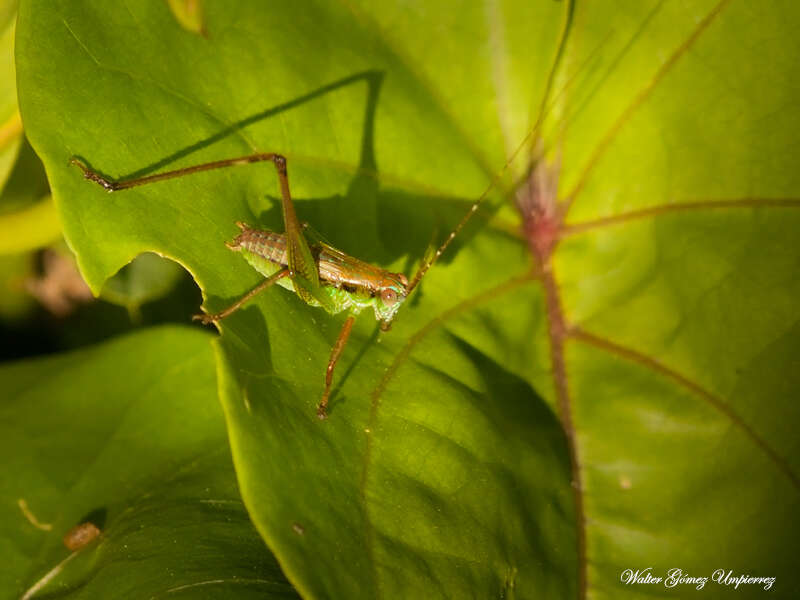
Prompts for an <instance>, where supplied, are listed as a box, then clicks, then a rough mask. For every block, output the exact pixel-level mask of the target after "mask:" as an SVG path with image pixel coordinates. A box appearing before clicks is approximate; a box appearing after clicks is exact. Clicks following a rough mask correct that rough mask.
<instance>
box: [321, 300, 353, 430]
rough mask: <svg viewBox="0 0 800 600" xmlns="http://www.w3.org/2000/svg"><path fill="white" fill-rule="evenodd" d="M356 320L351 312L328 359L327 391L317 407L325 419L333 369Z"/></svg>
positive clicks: (326, 373) (326, 371) (326, 372)
mask: <svg viewBox="0 0 800 600" xmlns="http://www.w3.org/2000/svg"><path fill="white" fill-rule="evenodd" d="M355 320H356V317H355V315H352V314H351V315H350V316H349V317H347V320H346V321H345V322H344V325H342V329H341V331H339V337H337V338H336V342H335V343H334V344H333V348H331V356H330V358H329V359H328V368H327V369H326V370H325V391H324V392H323V393H322V400H321V401H320V403H319V406H318V407H317V416H318V417H319V418H320V419H324V418H326V417H327V416H328V412H327V408H328V399H329V398H330V395H331V384H332V383H333V370H334V369H335V368H336V363H337V362H338V361H339V357H340V356H341V355H342V351H343V350H344V347H345V345H346V344H347V340H348V338H349V337H350V332H351V331H352V330H353V323H354V322H355Z"/></svg>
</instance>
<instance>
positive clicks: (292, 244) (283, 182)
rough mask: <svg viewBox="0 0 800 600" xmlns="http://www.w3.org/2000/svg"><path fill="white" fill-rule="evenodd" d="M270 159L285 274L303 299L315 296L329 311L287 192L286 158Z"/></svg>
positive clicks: (328, 301)
mask: <svg viewBox="0 0 800 600" xmlns="http://www.w3.org/2000/svg"><path fill="white" fill-rule="evenodd" d="M274 162H275V169H276V170H277V171H278V182H279V183H280V188H281V208H282V210H283V226H284V228H285V230H286V231H285V233H286V253H287V262H288V263H289V272H290V275H289V276H290V277H291V278H292V283H294V284H295V285H294V289H295V292H296V293H297V295H298V296H300V298H301V299H302V300H303V301H304V302H306V303H307V304H312V303H313V302H314V301H315V300H316V302H318V303H319V304H320V305H321V306H322V307H323V308H324V309H326V310H328V311H329V312H330V310H331V308H332V303H331V299H330V297H329V296H328V295H327V294H325V292H324V291H323V290H322V285H321V284H320V280H319V267H318V266H317V262H316V260H315V259H314V255H313V254H312V253H311V248H310V246H309V245H308V242H307V241H306V238H305V235H304V233H303V230H304V229H305V227H304V226H303V225H302V224H301V223H300V220H299V219H298V218H297V213H296V212H295V210H294V202H293V201H292V195H291V193H290V192H289V174H288V170H287V167H286V159H285V158H284V157H283V156H280V155H277V156H276V157H275V159H274Z"/></svg>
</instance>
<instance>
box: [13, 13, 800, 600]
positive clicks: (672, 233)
mask: <svg viewBox="0 0 800 600" xmlns="http://www.w3.org/2000/svg"><path fill="white" fill-rule="evenodd" d="M140 4H141V5H140ZM140 4H139V3H136V5H135V6H126V10H125V11H123V10H118V9H113V8H109V7H108V6H107V5H106V4H104V3H100V2H88V1H87V2H77V1H75V2H71V3H69V4H68V5H59V6H57V7H54V6H53V5H52V3H47V2H44V1H39V2H36V1H31V2H29V3H27V4H24V5H23V7H22V11H21V14H20V21H19V28H20V30H19V31H20V34H19V38H18V49H19V52H18V68H19V73H20V91H21V94H20V98H21V107H22V110H23V115H24V117H25V122H26V125H27V126H28V128H29V136H30V139H31V141H32V143H33V145H34V147H35V148H36V150H37V151H38V152H39V153H40V155H41V156H42V158H43V160H44V162H45V164H46V166H47V168H48V173H49V175H50V178H51V183H52V185H53V189H54V197H55V199H56V203H57V206H58V207H59V210H60V212H61V216H62V219H63V222H64V227H65V234H66V236H67V238H68V240H69V242H70V244H71V245H72V247H73V248H74V249H75V250H76V252H77V254H78V260H79V264H80V266H81V269H82V271H83V273H84V274H85V275H86V277H87V280H88V281H89V283H90V285H91V286H92V287H93V288H94V289H95V290H97V289H99V288H100V287H101V285H102V283H103V281H104V280H105V279H106V278H108V277H109V276H110V275H111V274H113V273H114V272H115V271H116V270H117V269H119V267H120V266H122V265H123V264H126V263H127V262H128V261H130V260H131V258H133V257H134V256H135V255H137V254H139V253H141V252H144V251H156V252H159V253H161V254H163V255H165V256H168V257H171V258H173V259H175V260H176V261H178V262H179V263H180V264H182V265H184V266H185V267H186V268H187V269H188V270H189V271H191V273H192V274H193V276H194V277H195V279H196V280H197V282H198V283H199V285H200V286H201V289H203V291H204V293H205V294H206V299H207V300H206V306H207V309H208V310H209V311H216V310H220V309H221V308H223V307H224V306H226V305H228V304H230V303H231V302H232V301H233V300H234V299H235V298H238V297H239V296H241V295H242V294H243V293H244V292H245V291H246V290H248V289H250V288H251V287H252V286H253V285H255V284H256V283H257V282H258V281H259V278H258V277H257V276H256V274H255V273H254V272H252V270H250V269H249V267H247V265H246V264H245V263H244V261H242V260H241V258H240V257H239V256H237V255H236V254H233V253H231V252H229V251H228V250H227V249H226V248H225V246H224V244H223V242H224V241H227V240H230V239H231V238H232V237H233V236H234V235H235V233H236V227H235V225H234V223H235V222H236V221H245V222H248V223H250V224H251V225H260V226H262V227H266V228H270V229H273V230H277V231H280V230H282V224H281V219H280V210H279V205H278V202H277V200H276V197H277V190H278V188H277V183H276V180H275V174H274V171H273V169H272V168H271V166H270V165H268V164H266V165H263V164H262V165H261V166H250V167H246V168H245V167H241V168H238V169H231V170H227V171H223V172H215V171H211V172H206V173H203V174H196V175H192V176H191V177H185V178H183V179H180V180H174V181H171V182H164V183H159V184H157V185H152V186H144V187H140V188H135V189H132V190H129V191H126V192H120V193H116V194H112V195H108V194H106V193H105V192H104V191H103V190H101V189H100V188H98V187H97V186H94V185H93V184H90V183H88V182H86V181H83V180H82V179H81V177H80V173H79V172H78V171H77V170H76V169H75V168H70V167H69V166H68V164H67V163H68V160H69V158H70V157H71V156H72V155H77V156H79V157H80V158H82V159H83V160H85V161H86V162H87V163H89V164H90V165H91V166H92V167H93V168H95V169H97V170H99V171H100V172H102V173H104V174H107V175H108V176H110V177H113V178H118V177H131V176H141V175H145V174H152V173H154V172H158V171H163V170H166V169H171V168H179V167H181V166H187V165H191V164H197V163H200V162H203V161H210V160H217V159H222V158H227V157H232V156H237V155H244V154H248V153H252V152H256V151H279V152H281V153H283V154H286V155H287V156H288V158H289V176H290V181H291V187H292V192H293V195H294V197H295V199H296V204H297V211H298V215H299V217H300V219H301V220H305V221H309V222H310V223H312V224H313V226H314V227H315V228H316V229H318V230H320V231H321V232H322V233H323V234H324V235H325V237H327V238H329V239H330V240H331V241H332V242H333V243H334V244H335V245H336V246H338V247H340V248H342V250H344V251H346V252H348V253H350V254H352V255H354V256H357V257H359V258H361V259H364V260H368V261H370V262H373V263H375V264H378V265H380V266H382V267H385V268H390V269H393V270H397V271H399V270H403V271H405V272H406V273H409V272H410V271H411V270H412V266H413V265H414V263H415V261H417V260H418V259H419V258H420V256H421V255H422V253H423V251H424V249H425V247H426V246H427V245H428V243H429V240H430V238H431V232H432V231H434V230H437V231H438V239H443V238H444V236H445V235H446V232H447V231H449V230H450V229H451V228H452V227H453V225H454V224H455V223H456V222H457V221H458V219H460V218H461V216H462V215H463V213H464V212H465V211H466V210H467V208H468V207H469V205H470V201H471V200H472V199H474V198H476V197H478V195H479V194H480V193H481V192H482V191H483V189H484V188H485V187H486V185H487V183H488V182H489V181H490V180H491V179H492V178H493V176H494V175H495V174H496V173H498V172H499V171H500V169H501V167H502V166H503V164H504V163H505V162H506V160H507V158H508V157H509V156H510V155H511V154H512V153H513V152H514V149H515V148H516V147H517V145H518V144H519V143H520V141H521V140H523V138H524V137H525V135H526V133H527V132H529V131H531V129H532V128H533V126H534V124H535V123H537V121H539V120H540V119H541V121H542V125H541V127H540V128H538V129H537V130H536V131H535V135H534V136H533V139H531V140H529V143H528V144H526V145H524V148H523V150H522V152H521V153H520V154H519V155H518V159H517V160H516V161H515V162H514V163H513V164H512V165H511V168H510V169H509V173H506V174H505V176H504V177H502V178H501V180H500V185H499V188H500V189H499V190H495V192H493V194H491V195H490V201H491V202H492V206H493V207H494V209H495V210H496V216H495V217H494V218H493V219H492V220H491V221H489V222H487V219H486V218H484V219H483V220H480V219H478V221H477V222H476V223H473V224H472V225H471V226H470V227H468V228H467V229H466V230H465V231H464V232H463V233H462V235H460V236H459V237H458V238H456V241H455V243H454V244H453V246H451V248H450V249H448V251H447V253H446V254H445V255H444V257H443V260H442V261H440V262H439V263H438V264H437V265H436V266H435V267H434V268H433V269H432V270H431V271H430V274H429V275H428V277H427V278H426V279H425V281H424V283H423V284H422V286H421V288H420V289H419V291H418V292H417V293H416V297H414V298H412V299H410V300H409V301H408V302H407V304H408V306H406V307H404V308H403V309H402V310H401V313H400V315H399V317H398V320H397V322H396V324H395V327H394V329H393V331H392V332H391V333H388V334H386V335H381V336H378V335H377V333H376V332H375V324H374V323H373V322H371V317H370V316H368V315H363V316H362V317H361V318H360V319H359V321H358V322H357V324H356V327H355V329H354V333H353V336H352V338H351V341H350V342H349V345H348V347H347V349H346V350H345V353H344V355H343V357H342V360H341V361H340V364H339V366H338V368H337V373H336V378H335V381H336V384H335V386H336V387H335V390H334V394H333V396H332V400H331V410H330V413H331V414H330V418H329V419H328V421H327V422H324V423H320V422H318V421H317V420H316V417H315V415H314V407H315V405H316V403H317V402H318V401H319V397H320V394H321V391H322V384H323V373H324V369H325V365H326V362H327V357H328V354H329V352H330V347H331V345H332V343H333V341H334V340H335V339H336V335H337V330H338V327H339V324H340V322H341V319H336V318H331V317H328V316H327V315H326V314H324V313H322V312H321V311H319V310H315V309H312V308H309V307H307V306H305V305H303V304H302V303H301V302H299V300H298V299H297V298H296V297H295V296H293V295H291V294H290V293H288V292H286V291H285V290H282V289H272V290H270V291H269V292H267V293H265V294H263V295H262V297H259V298H258V299H257V300H256V301H254V302H253V303H252V304H251V305H250V306H249V307H248V308H246V309H244V310H242V311H240V312H239V313H236V314H235V315H233V316H232V317H230V319H229V320H227V321H226V322H225V323H224V325H223V327H222V331H223V335H222V337H221V339H220V341H219V343H218V345H217V359H218V367H219V372H220V386H221V393H222V399H223V402H224V408H225V412H226V416H227V420H228V426H229V433H230V439H231V444H232V448H233V455H234V462H235V464H236V468H237V476H238V478H239V483H240V487H241V489H242V495H243V498H244V500H245V503H246V504H247V506H248V509H249V511H250V513H251V515H252V517H253V520H254V522H255V524H256V527H257V528H258V530H259V531H260V532H261V534H262V536H263V537H264V539H265V540H266V541H267V543H268V544H269V546H270V548H271V549H272V550H273V551H274V552H275V554H276V556H277V557H278V559H279V560H280V561H281V564H282V566H283V567H284V570H285V572H286V574H287V576H288V577H289V579H290V580H291V581H292V582H293V583H294V584H295V585H296V587H297V588H298V589H299V590H300V592H301V593H303V594H304V595H307V596H309V597H320V598H321V597H379V596H388V597H394V596H401V597H403V596H408V597H426V596H431V595H433V596H451V597H467V596H475V597H487V596H503V597H509V596H511V595H513V594H517V595H518V596H519V597H532V596H536V595H543V596H549V597H575V596H578V597H585V596H586V595H587V594H589V593H591V594H592V595H595V596H599V595H607V596H609V597H616V596H619V595H620V594H622V593H626V594H639V595H642V594H652V593H660V594H663V595H665V596H668V597H670V598H673V597H677V596H689V595H692V594H696V593H697V592H696V591H695V590H694V587H693V586H689V585H686V584H681V585H679V586H678V587H677V588H674V589H670V588H667V587H666V586H664V585H663V584H662V585H659V586H656V587H649V588H646V587H642V586H641V585H637V584H632V585H625V584H624V583H622V582H621V580H620V578H621V574H622V572H623V571H624V569H628V568H632V569H636V568H645V567H646V566H653V569H654V571H655V572H656V573H655V574H657V575H658V574H661V575H662V576H663V575H664V574H665V572H666V570H667V569H668V568H672V567H678V568H682V569H684V571H686V572H688V574H689V575H690V576H709V577H710V576H711V573H712V572H713V570H714V569H718V568H723V569H731V570H733V571H735V572H738V573H750V574H757V575H761V576H774V577H777V583H776V584H775V586H774V588H773V589H776V590H780V593H788V590H791V589H793V588H796V587H797V585H796V584H794V583H792V581H793V579H792V575H791V573H792V572H793V564H792V560H793V559H792V557H794V556H796V555H797V552H798V550H800V548H798V542H797V540H798V539H800V536H798V533H799V532H798V530H797V525H796V523H798V519H797V518H796V517H797V506H798V502H797V494H798V490H800V484H798V475H797V474H796V473H797V471H798V447H797V441H796V436H794V433H793V432H794V431H795V429H796V426H797V424H798V421H799V420H800V418H799V417H800V415H798V412H797V409H796V407H795V404H796V403H794V402H792V398H794V397H796V395H797V390H798V389H799V388H800V382H798V381H797V378H796V373H797V372H798V371H797V369H796V368H793V366H792V360H793V358H792V357H793V356H795V354H796V351H797V342H796V340H797V336H796V332H795V331H794V329H795V323H796V321H797V316H798V313H797V309H796V298H797V297H798V291H800V290H798V289H797V286H798V283H797V278H796V276H795V275H796V272H797V268H798V262H800V256H798V249H797V244H796V243H794V239H795V238H796V232H797V227H798V224H799V223H798V213H797V207H798V202H797V193H796V190H797V188H798V183H800V182H798V180H797V179H798V177H799V175H798V171H797V169H796V168H795V164H794V163H795V162H796V161H795V156H794V152H793V147H794V140H795V139H796V138H797V132H798V126H797V125H798V123H797V111H796V110H793V109H792V107H793V106H795V105H796V99H797V96H798V94H797V92H798V90H797V89H796V87H797V85H798V83H797V82H798V81H800V79H798V77H797V76H796V75H797V66H796V65H798V64H800V62H799V61H798V58H800V57H799V56H798V54H800V50H799V49H798V44H797V41H796V40H797V36H796V35H795V33H794V32H795V31H796V30H797V28H798V25H800V15H799V14H798V12H800V10H798V8H797V7H796V5H795V4H794V3H791V2H788V1H787V2H780V3H773V4H770V5H759V6H758V7H754V6H753V5H748V4H747V3H741V2H733V1H730V2H726V1H723V2H720V3H715V2H698V3H692V4H691V6H689V5H687V4H686V3H680V4H679V3H671V2H665V1H661V2H656V1H647V2H637V3H631V4H630V5H629V6H627V5H626V6H622V5H618V4H612V3H581V4H577V5H575V4H574V3H572V2H566V1H565V2H552V1H549V0H548V1H542V2H536V3H532V2H514V1H512V0H508V1H506V2H502V3H494V4H492V3H489V4H479V3H464V5H460V6H458V8H456V9H454V7H453V6H452V4H451V3H430V2H427V3H418V4H416V5H409V3H406V2H403V3H399V2H398V3H388V2H382V3H380V6H379V7H373V6H371V5H369V4H368V3H359V2H354V3H347V4H343V3H333V4H323V3H313V2H305V3H301V4H293V5H290V6H287V5H281V6H277V5H276V6H267V5H265V4H264V3H261V2H255V1H253V2H239V3H237V4H236V5H235V7H234V8H231V7H230V5H227V4H224V3H221V2H205V3H204V19H205V20H204V23H205V26H206V31H207V36H208V37H207V38H203V37H201V36H198V35H195V34H192V33H190V32H187V31H185V30H184V29H182V28H181V27H180V25H179V24H177V23H176V21H175V18H174V17H173V15H172V14H171V13H170V11H169V9H168V8H167V7H166V5H165V4H164V3H152V4H145V3H140ZM54 65H57V66H58V67H59V68H53V66H54ZM63 115H69V119H70V127H68V128H65V127H61V126H60V125H61V123H62V119H63ZM542 156H543V157H544V159H543V160H539V161H538V163H537V164H538V169H540V170H541V169H543V168H545V167H544V166H543V165H546V164H547V165H551V167H550V169H551V170H552V171H554V174H556V175H558V182H559V183H558V189H557V190H551V189H542V190H539V191H545V192H550V193H549V194H544V195H540V196H539V197H538V198H539V202H540V203H541V204H540V206H539V208H541V207H542V205H544V206H545V208H549V209H554V201H555V198H556V192H557V197H558V199H559V200H560V202H561V205H560V209H561V211H562V212H567V211H568V212H567V216H566V222H565V223H566V224H564V223H561V222H559V221H557V220H556V219H555V215H558V214H562V213H559V212H558V211H555V210H553V211H552V212H551V213H547V212H546V211H545V212H544V213H542V212H540V213H536V214H534V213H527V214H526V215H525V216H526V218H527V221H528V222H532V223H533V224H534V225H536V227H533V228H531V229H529V230H528V235H527V238H528V239H520V238H521V237H524V236H520V235H519V233H517V227H516V219H517V217H515V216H514V215H513V213H512V209H511V208H510V203H508V204H506V205H505V206H502V207H500V208H498V206H499V204H500V201H498V200H497V197H498V196H500V195H506V196H508V197H509V198H511V197H513V194H512V193H511V192H510V190H514V189H515V187H516V186H515V185H514V184H513V181H519V180H520V179H521V178H522V177H523V176H524V175H526V174H527V173H528V171H529V169H530V168H532V167H533V165H532V164H531V157H536V158H540V157H542ZM540 170H537V171H536V173H540V172H541V171H540ZM533 179H534V181H536V178H533ZM503 193H504V194H503ZM519 194H520V196H521V197H523V198H524V196H525V194H526V191H525V190H524V189H522V188H521V189H520V190H519ZM487 212H488V211H487ZM484 214H485V213H484ZM542 214H545V216H542ZM537 215H538V216H537ZM547 215H550V216H547ZM548 218H549V219H550V221H547V219H548ZM512 219H514V221H512ZM536 219H538V221H537V220H536ZM508 223H511V225H510V226H508ZM509 227H510V228H511V229H512V230H513V232H514V235H509V234H508V233H507V231H508V230H509ZM548 236H550V237H551V239H555V240H560V241H559V243H558V246H557V247H556V248H555V251H554V253H553V254H552V255H550V254H548V253H547V252H544V251H543V250H542V248H546V247H547V244H546V243H545V242H547V237H548ZM526 242H528V243H526ZM529 247H530V248H532V249H533V250H534V251H535V252H539V253H541V255H540V256H539V258H538V259H537V258H532V257H531V254H530V252H529V251H528V248H529ZM537 263H538V266H539V268H540V273H539V277H538V278H534V277H532V276H531V275H530V272H531V270H532V268H533V267H534V266H535V265H537ZM542 284H544V285H542ZM553 415H558V417H559V419H560V423H559V422H558V421H556V419H555V418H554V416H553ZM562 427H563V429H562ZM295 525H299V526H300V529H301V530H302V531H303V534H302V535H300V534H299V533H298V530H297V528H296V527H295ZM707 585H708V587H709V588H711V589H713V590H714V594H715V595H716V594H717V592H720V593H721V592H723V591H724V590H728V589H729V588H727V587H721V586H720V584H718V583H716V582H712V581H709V583H708V584H707ZM432 590H433V591H432ZM731 592H732V593H735V594H737V597H742V596H746V595H758V594H759V593H763V590H762V589H761V587H759V586H756V585H752V584H750V585H747V586H744V587H741V586H740V587H739V589H738V590H736V591H735V592H734V591H733V590H731Z"/></svg>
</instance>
